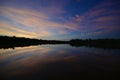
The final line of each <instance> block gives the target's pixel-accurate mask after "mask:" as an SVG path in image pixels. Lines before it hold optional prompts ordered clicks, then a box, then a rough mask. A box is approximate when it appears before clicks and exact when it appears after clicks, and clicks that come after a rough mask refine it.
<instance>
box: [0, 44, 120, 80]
mask: <svg viewBox="0 0 120 80" xmlns="http://www.w3.org/2000/svg"><path fill="white" fill-rule="evenodd" d="M119 73H120V49H102V48H95V47H84V46H83V47H72V46H70V45H68V44H59V45H38V46H28V47H15V48H14V49H0V80H2V79H3V80H80V79H81V80H84V79H97V80H104V79H106V80H107V79H110V78H113V79H114V80H116V79H117V78H118V77H119Z"/></svg>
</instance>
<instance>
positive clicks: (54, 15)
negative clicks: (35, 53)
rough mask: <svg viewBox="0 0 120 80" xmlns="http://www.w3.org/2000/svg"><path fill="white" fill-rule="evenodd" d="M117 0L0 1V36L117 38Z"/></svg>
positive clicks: (119, 24) (119, 30) (119, 9)
mask: <svg viewBox="0 0 120 80" xmlns="http://www.w3.org/2000/svg"><path fill="white" fill-rule="evenodd" d="M119 4H120V1H119V0H0V35H6V36H16V37H27V38H38V39H50V40H53V39H55V40H69V39H75V38H79V39H88V38H92V39H96V38H97V39H98V38H120V35H119V34H120V5H119Z"/></svg>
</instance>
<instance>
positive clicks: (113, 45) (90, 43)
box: [0, 36, 120, 49]
mask: <svg viewBox="0 0 120 80" xmlns="http://www.w3.org/2000/svg"><path fill="white" fill-rule="evenodd" d="M42 44H70V45H71V46H73V47H81V46H86V47H96V48H104V49H120V39H86V40H82V39H72V40H70V41H62V40H42V39H32V38H24V37H15V36H13V37H8V36H0V49H1V48H3V49H8V48H13V49H14V47H25V46H31V45H42Z"/></svg>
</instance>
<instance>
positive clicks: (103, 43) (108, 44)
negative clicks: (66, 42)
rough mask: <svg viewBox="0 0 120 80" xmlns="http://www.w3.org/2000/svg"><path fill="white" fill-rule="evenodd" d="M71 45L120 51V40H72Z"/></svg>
mask: <svg viewBox="0 0 120 80" xmlns="http://www.w3.org/2000/svg"><path fill="white" fill-rule="evenodd" d="M70 45H71V46H75V47H80V46H86V47H96V48H104V49H120V39H85V40H82V39H72V40H70Z"/></svg>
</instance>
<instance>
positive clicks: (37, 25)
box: [0, 7, 77, 37]
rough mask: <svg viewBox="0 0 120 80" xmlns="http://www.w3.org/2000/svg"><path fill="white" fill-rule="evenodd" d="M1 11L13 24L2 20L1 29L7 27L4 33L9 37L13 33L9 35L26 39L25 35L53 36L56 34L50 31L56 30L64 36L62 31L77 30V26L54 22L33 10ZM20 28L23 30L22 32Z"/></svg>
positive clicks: (6, 8)
mask: <svg viewBox="0 0 120 80" xmlns="http://www.w3.org/2000/svg"><path fill="white" fill-rule="evenodd" d="M0 9H1V16H2V17H5V18H7V19H8V20H9V23H10V22H12V23H11V24H8V22H6V20H4V21H2V20H1V21H2V22H1V24H2V25H1V27H2V26H5V27H2V28H4V32H5V34H7V35H8V33H9V32H11V34H9V35H16V36H23V35H24V37H25V34H26V35H31V37H41V36H51V35H54V34H55V33H54V32H50V31H49V30H52V29H56V30H58V31H59V32H60V33H59V34H63V32H64V33H65V31H62V29H70V30H76V28H77V26H76V25H74V24H71V23H59V22H54V21H52V20H50V19H51V17H50V16H49V15H47V14H44V13H41V12H37V11H33V10H28V9H19V8H9V7H0ZM13 26H14V27H13ZM73 26H74V27H73ZM20 27H21V28H22V30H21V31H20ZM8 29H9V30H10V31H9V30H8ZM11 29H12V30H11ZM5 30H6V31H5ZM4 32H3V31H2V33H1V34H4ZM6 32H7V33H6ZM61 32H62V33H61ZM15 33H17V34H15ZM26 37H30V36H26Z"/></svg>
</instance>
